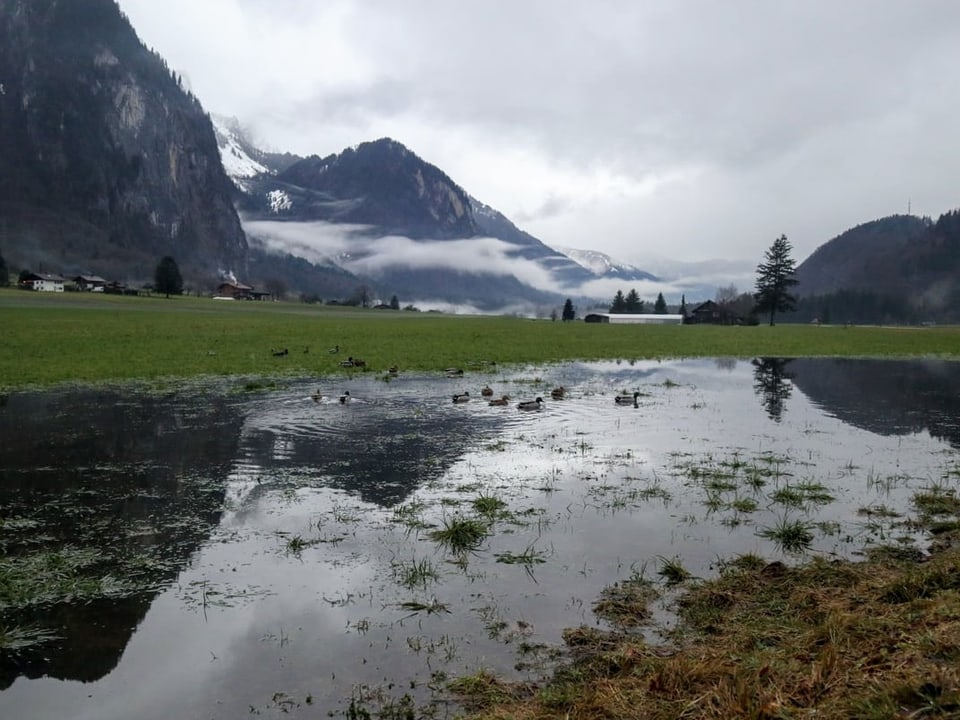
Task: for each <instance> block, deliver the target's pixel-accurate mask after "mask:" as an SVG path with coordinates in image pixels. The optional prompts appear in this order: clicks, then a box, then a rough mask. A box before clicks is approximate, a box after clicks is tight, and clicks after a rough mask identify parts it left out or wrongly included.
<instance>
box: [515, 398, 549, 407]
mask: <svg viewBox="0 0 960 720" xmlns="http://www.w3.org/2000/svg"><path fill="white" fill-rule="evenodd" d="M542 406H543V398H540V397H538V398H537V399H536V400H524V401H523V402H521V403H517V409H518V410H539V409H540V408H541V407H542Z"/></svg>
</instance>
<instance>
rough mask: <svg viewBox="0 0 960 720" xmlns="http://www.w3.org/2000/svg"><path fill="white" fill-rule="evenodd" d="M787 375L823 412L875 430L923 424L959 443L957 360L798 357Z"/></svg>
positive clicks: (901, 431) (897, 431)
mask: <svg viewBox="0 0 960 720" xmlns="http://www.w3.org/2000/svg"><path fill="white" fill-rule="evenodd" d="M789 377H790V379H791V380H792V382H793V383H794V384H795V385H796V386H797V388H799V389H800V390H801V391H802V392H803V394H804V395H806V396H807V397H808V398H810V400H811V401H812V402H813V403H815V404H816V405H818V406H819V407H821V408H823V410H824V411H825V412H827V413H828V414H830V415H832V416H833V417H836V418H838V419H840V420H842V421H843V422H845V423H848V424H850V425H854V426H856V427H859V428H863V429H865V430H869V431H871V432H875V433H877V434H880V435H905V434H908V433H916V432H921V431H923V430H926V431H927V432H929V433H930V435H931V436H932V437H935V438H938V439H941V440H944V441H946V442H948V443H950V445H952V446H953V447H955V448H960V364H958V363H956V362H950V361H945V360H850V359H843V358H829V359H811V358H801V359H796V360H791V361H790V362H789Z"/></svg>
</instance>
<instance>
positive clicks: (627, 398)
mask: <svg viewBox="0 0 960 720" xmlns="http://www.w3.org/2000/svg"><path fill="white" fill-rule="evenodd" d="M638 397H640V393H639V392H635V393H633V395H617V396H616V397H615V398H614V399H613V401H614V402H615V403H616V404H617V405H633V406H634V407H639V403H638V402H637V398H638Z"/></svg>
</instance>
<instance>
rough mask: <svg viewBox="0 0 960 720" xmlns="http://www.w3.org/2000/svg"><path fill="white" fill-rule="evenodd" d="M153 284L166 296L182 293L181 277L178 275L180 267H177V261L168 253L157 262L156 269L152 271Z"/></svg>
mask: <svg viewBox="0 0 960 720" xmlns="http://www.w3.org/2000/svg"><path fill="white" fill-rule="evenodd" d="M153 286H154V288H155V289H156V291H157V292H160V293H163V294H164V295H166V296H167V297H170V296H171V295H180V294H182V293H183V277H181V275H180V268H179V267H177V261H176V260H174V259H173V258H172V257H170V256H169V255H167V256H165V257H164V258H162V259H161V260H160V262H159V263H158V264H157V269H156V270H155V271H154V273H153Z"/></svg>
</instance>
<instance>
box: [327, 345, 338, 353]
mask: <svg viewBox="0 0 960 720" xmlns="http://www.w3.org/2000/svg"><path fill="white" fill-rule="evenodd" d="M327 352H328V353H330V354H331V355H336V354H337V353H338V352H340V346H339V345H334V346H333V347H332V348H330V349H329V350H327Z"/></svg>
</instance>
